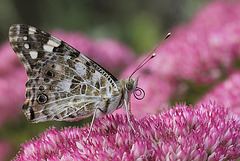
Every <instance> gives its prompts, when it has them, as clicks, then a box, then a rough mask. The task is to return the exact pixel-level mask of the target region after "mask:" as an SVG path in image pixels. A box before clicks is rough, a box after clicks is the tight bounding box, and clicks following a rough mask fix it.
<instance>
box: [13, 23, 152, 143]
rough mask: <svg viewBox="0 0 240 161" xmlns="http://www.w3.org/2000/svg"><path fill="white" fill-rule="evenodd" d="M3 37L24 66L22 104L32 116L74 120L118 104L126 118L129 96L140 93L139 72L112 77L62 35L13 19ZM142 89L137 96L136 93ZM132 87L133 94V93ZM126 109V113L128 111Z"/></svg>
mask: <svg viewBox="0 0 240 161" xmlns="http://www.w3.org/2000/svg"><path fill="white" fill-rule="evenodd" d="M9 42H10V45H11V47H12V49H13V50H14V52H15V53H16V54H17V55H18V57H19V59H20V61H21V62H22V64H23V65H24V67H25V69H26V73H27V76H28V81H27V83H26V85H25V86H26V101H25V102H24V104H23V106H22V110H23V112H24V114H25V116H26V118H27V119H28V120H29V121H30V122H32V123H37V122H44V121H50V120H56V121H77V120H81V119H84V118H87V117H89V116H92V115H93V118H92V121H91V125H90V130H89V134H88V136H87V139H88V137H89V136H90V133H91V130H92V126H93V123H94V119H95V118H99V117H102V116H104V115H106V114H109V113H112V112H114V111H115V110H116V109H119V108H121V107H122V106H123V105H124V108H125V110H126V113H127V118H128V122H129V124H130V126H131V128H132V129H133V130H134V131H135V129H134V127H133V125H132V124H131V122H130V114H131V109H130V103H129V102H130V96H131V94H132V93H134V96H135V97H136V98H138V99H142V98H143V97H144V95H145V93H144V91H143V90H142V89H141V88H139V87H137V85H138V79H139V76H138V77H137V78H136V79H134V78H132V75H133V74H134V73H135V72H136V71H137V70H138V69H140V68H141V67H142V66H143V65H144V64H146V62H147V61H149V60H150V59H151V58H153V57H154V56H155V55H154V54H152V56H151V58H148V59H146V60H147V61H146V60H145V61H144V62H142V63H141V64H140V65H139V66H138V68H136V70H135V71H134V72H133V73H132V74H131V76H130V77H129V78H126V79H121V80H119V81H118V80H117V79H116V78H115V77H114V76H113V75H112V74H111V73H110V72H108V71H107V70H106V69H104V68H103V67H101V66H100V65H99V64H97V63H96V62H94V61H93V60H91V59H90V58H88V57H87V56H85V55H84V54H82V53H81V52H79V51H78V50H76V49H74V48H73V47H71V46H70V45H68V44H67V43H65V42H63V41H62V40H60V39H58V38H56V37H54V36H52V35H50V34H49V33H46V32H44V31H42V30H40V29H37V28H35V27H32V26H29V25H24V24H14V25H12V26H11V27H10V29H9ZM139 91H140V95H141V94H143V96H142V97H138V96H140V95H138V94H139ZM137 92H138V94H137ZM129 113H130V114H129Z"/></svg>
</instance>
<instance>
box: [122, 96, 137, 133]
mask: <svg viewBox="0 0 240 161" xmlns="http://www.w3.org/2000/svg"><path fill="white" fill-rule="evenodd" d="M124 106H125V110H126V112H127V119H128V122H129V124H130V126H131V128H132V129H133V131H134V132H136V130H135V129H134V127H133V125H132V123H131V121H130V116H129V111H128V104H127V101H126V100H124Z"/></svg>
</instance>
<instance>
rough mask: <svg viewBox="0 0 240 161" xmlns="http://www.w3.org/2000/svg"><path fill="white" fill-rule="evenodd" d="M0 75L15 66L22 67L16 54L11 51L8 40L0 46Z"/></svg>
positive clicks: (9, 71)
mask: <svg viewBox="0 0 240 161" xmlns="http://www.w3.org/2000/svg"><path fill="white" fill-rule="evenodd" d="M0 60H1V63H0V76H1V77H3V76H5V75H7V74H8V73H11V72H14V70H16V68H23V66H22V64H21V62H20V60H19V59H18V57H17V55H16V54H15V53H14V52H13V50H12V48H11V46H10V44H9V42H5V43H3V44H2V45H1V46H0Z"/></svg>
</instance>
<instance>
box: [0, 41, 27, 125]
mask: <svg viewBox="0 0 240 161" xmlns="http://www.w3.org/2000/svg"><path fill="white" fill-rule="evenodd" d="M0 59H1V63H0V98H1V99H0V110H1V113H0V126H1V125H3V124H4V123H5V122H6V121H7V120H16V119H17V118H19V116H20V114H21V113H22V112H21V108H20V107H21V105H22V103H23V102H24V94H25V91H26V89H25V82H26V81H27V77H26V72H25V69H24V67H23V65H22V64H21V63H20V61H19V59H18V57H17V55H16V54H15V53H14V52H13V50H12V49H11V47H10V45H9V44H8V43H4V44H3V45H2V46H1V47H0Z"/></svg>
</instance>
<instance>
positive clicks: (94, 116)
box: [86, 108, 98, 141]
mask: <svg viewBox="0 0 240 161" xmlns="http://www.w3.org/2000/svg"><path fill="white" fill-rule="evenodd" d="M97 110H98V108H96V109H95V111H94V114H93V118H92V122H91V125H90V129H89V132H88V136H87V139H86V141H87V140H88V138H89V136H90V134H91V131H92V127H93V123H94V120H95V118H96V113H97Z"/></svg>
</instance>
